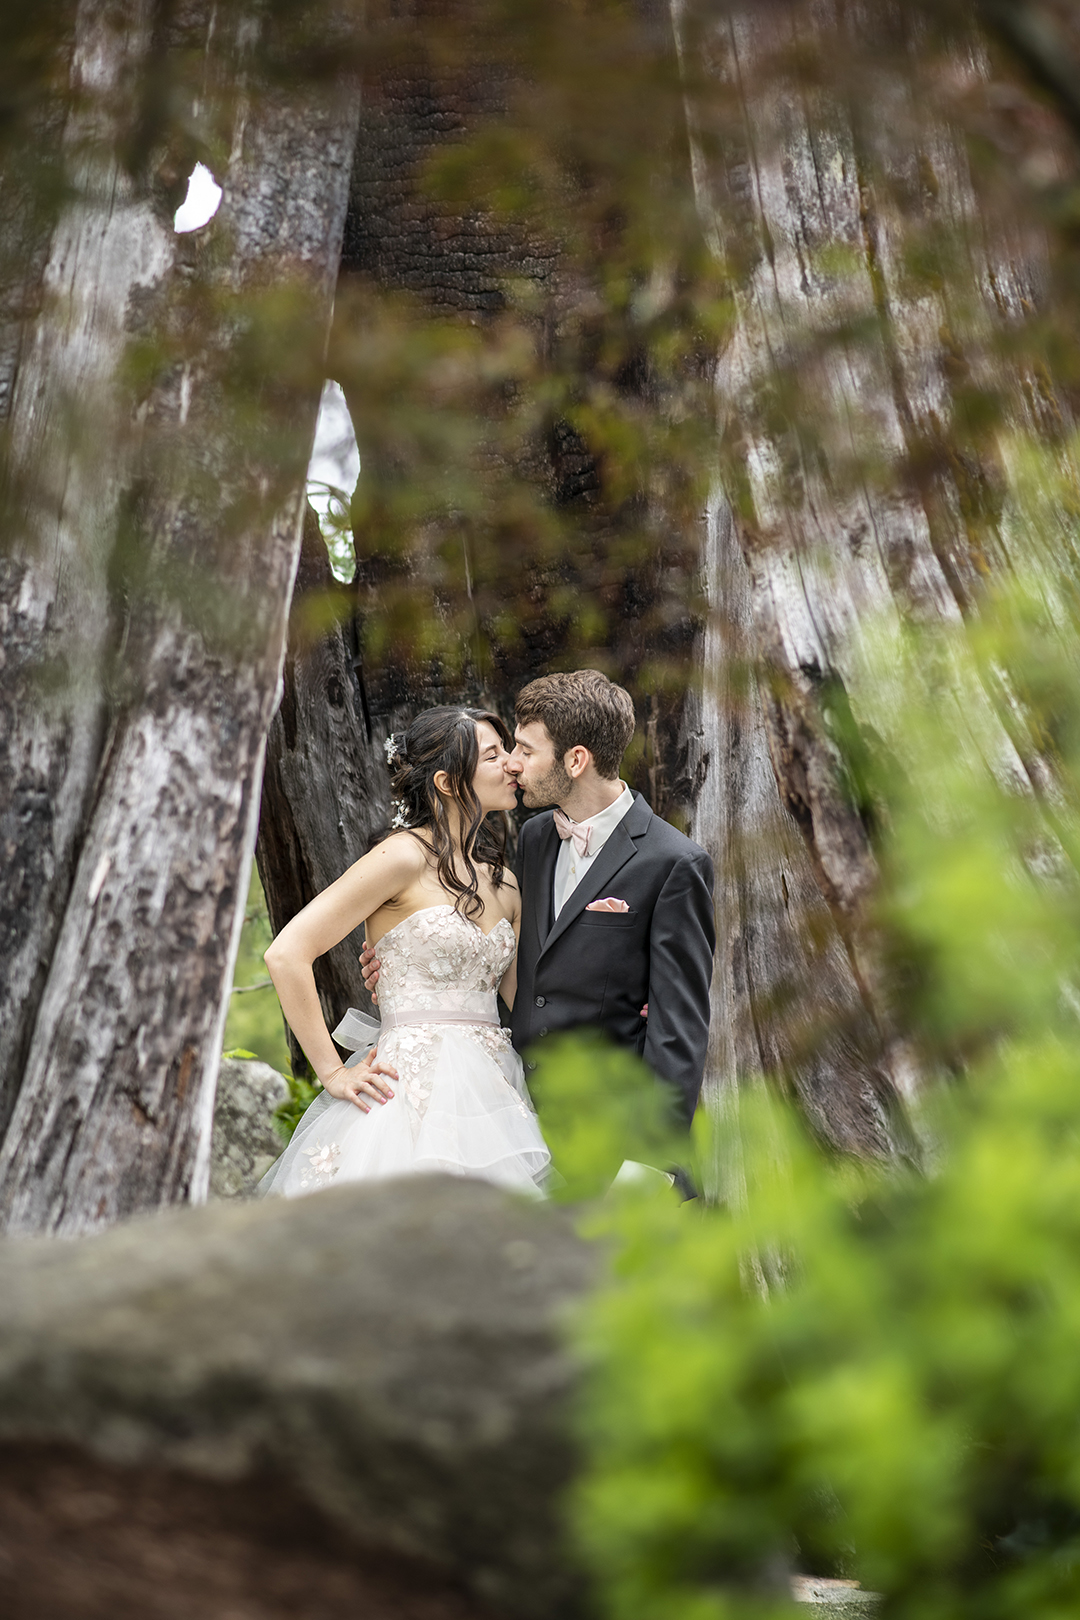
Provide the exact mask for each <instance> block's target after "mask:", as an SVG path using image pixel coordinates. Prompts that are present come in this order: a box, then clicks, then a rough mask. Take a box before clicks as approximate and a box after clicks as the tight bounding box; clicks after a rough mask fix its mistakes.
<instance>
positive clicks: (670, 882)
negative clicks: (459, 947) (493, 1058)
mask: <svg viewBox="0 0 1080 1620" xmlns="http://www.w3.org/2000/svg"><path fill="white" fill-rule="evenodd" d="M515 719H516V722H517V725H516V730H515V733H514V736H515V747H514V751H513V753H512V754H511V756H510V761H509V764H508V766H507V769H508V770H509V771H510V772H511V773H512V774H513V775H514V776H516V777H517V781H518V786H519V788H520V789H521V796H522V801H523V803H524V805H525V807H526V808H527V809H530V810H532V809H539V808H540V807H541V806H554V807H555V808H554V809H553V810H552V811H551V812H550V813H549V814H546V815H539V816H534V817H533V818H532V819H531V820H529V821H527V822H526V823H525V824H524V826H523V827H522V829H521V836H520V841H519V845H518V880H519V882H520V885H521V899H522V915H521V940H520V944H519V946H518V979H517V983H518V988H517V995H516V997H515V999H514V1009H513V1038H514V1045H515V1046H516V1047H517V1049H518V1051H519V1052H526V1051H527V1050H528V1049H529V1048H535V1046H536V1045H537V1044H538V1043H539V1042H541V1041H542V1040H543V1039H544V1038H545V1036H547V1035H553V1034H555V1033H556V1032H557V1031H559V1030H568V1029H577V1028H580V1027H581V1026H583V1025H593V1026H596V1027H597V1028H599V1029H602V1030H604V1031H605V1032H606V1033H607V1034H608V1035H610V1036H611V1038H612V1039H613V1040H615V1041H616V1042H618V1044H619V1045H621V1046H628V1047H631V1048H632V1049H633V1050H634V1051H635V1052H637V1053H639V1055H640V1056H641V1057H643V1058H644V1060H645V1062H646V1063H647V1064H648V1065H649V1067H650V1068H651V1069H652V1071H653V1073H654V1074H656V1075H657V1076H658V1077H659V1078H660V1080H662V1081H663V1082H664V1083H665V1084H666V1085H668V1086H670V1087H671V1089H672V1092H673V1093H674V1098H675V1104H676V1112H677V1114H678V1116H679V1117H681V1119H682V1120H683V1121H684V1123H685V1124H687V1125H689V1123H690V1120H691V1118H692V1117H693V1113H694V1108H695V1106H696V1104H697V1099H698V1093H699V1091H700V1089H701V1077H702V1072H703V1070H704V1067H705V1051H706V1045H707V1042H708V1036H709V982H710V979H711V976H712V958H713V950H714V948H715V944H716V930H715V921H714V916H713V897H712V888H713V868H712V862H711V861H710V859H709V857H708V855H707V854H706V853H705V851H704V850H703V849H701V848H700V847H699V846H698V845H697V844H695V843H692V842H691V840H690V839H689V838H685V837H684V836H683V834H682V833H680V832H676V830H675V828H674V827H671V826H669V825H668V823H667V822H666V821H661V820H660V818H659V816H654V815H653V813H652V811H651V810H650V809H649V806H648V805H647V804H646V803H645V800H644V799H643V798H642V797H641V794H640V793H634V792H632V791H631V790H630V788H628V787H627V786H626V784H625V783H624V782H622V781H620V779H619V766H620V763H621V761H622V757H623V754H624V753H625V752H626V749H627V747H628V745H629V743H630V739H631V737H632V736H633V734H634V707H633V704H632V702H631V700H630V696H629V694H628V693H627V692H625V691H623V689H622V687H621V686H616V685H615V684H614V683H613V682H612V681H609V680H608V678H607V676H606V675H602V674H600V672H599V671H598V670H594V669H582V670H577V671H575V672H574V673H572V674H565V675H543V676H541V677H540V679H539V680H535V681H531V682H530V683H529V685H528V686H526V687H525V688H523V690H522V691H521V692H520V693H519V695H518V699H517V703H516V704H515ZM646 1014H647V1016H646ZM530 1067H532V1065H531V1064H530Z"/></svg>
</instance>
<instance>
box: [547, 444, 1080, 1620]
mask: <svg viewBox="0 0 1080 1620" xmlns="http://www.w3.org/2000/svg"><path fill="white" fill-rule="evenodd" d="M1012 507H1013V509H1012V511H1011V513H1010V519H1009V520H1010V521H1011V522H1012V523H1014V524H1016V525H1018V526H1023V525H1025V524H1029V523H1035V524H1037V525H1038V528H1039V533H1040V535H1041V537H1042V539H1043V541H1044V542H1046V541H1047V539H1048V538H1049V536H1050V534H1051V532H1052V528H1051V526H1052V525H1056V526H1057V527H1058V529H1059V530H1062V531H1064V530H1069V531H1071V532H1070V534H1069V536H1068V543H1067V544H1066V543H1065V535H1064V532H1063V533H1062V542H1061V544H1060V547H1059V548H1058V550H1057V568H1056V570H1055V571H1054V572H1052V573H1044V574H1042V575H1040V578H1039V581H1038V586H1037V587H1036V585H1035V584H1034V583H1033V582H1032V581H1029V580H1022V579H1017V578H1013V579H1012V580H1011V581H1009V582H1008V583H1001V584H1000V585H999V586H997V587H996V588H993V589H988V591H987V594H986V596H985V599H984V601H983V602H982V604H981V606H980V610H979V612H978V614H977V615H975V616H974V618H973V619H972V620H971V621H969V623H968V625H967V626H966V627H964V626H960V625H952V626H948V625H946V626H942V627H940V628H938V629H937V630H923V631H920V632H915V631H913V630H910V629H908V630H906V631H903V632H901V631H898V630H897V629H896V626H895V624H891V625H890V624H881V625H878V626H868V627H867V633H866V638H865V667H864V670H863V672H862V678H861V680H860V681H859V683H858V705H857V712H858V714H859V717H860V719H861V720H862V722H863V723H864V724H867V725H869V724H872V725H873V726H874V727H880V728H882V729H881V731H880V737H884V738H886V739H887V742H888V746H887V747H878V748H877V749H876V750H875V751H873V752H871V753H870V754H868V756H867V758H864V759H863V761H862V769H863V770H864V771H866V772H868V775H867V777H866V785H867V791H868V792H869V793H871V794H872V796H873V799H874V802H875V805H876V808H877V814H878V826H879V833H878V852H879V856H880V859H881V862H882V874H883V881H882V891H881V898H880V901H879V905H878V915H877V925H878V927H879V929H880V932H881V937H882V940H883V945H884V950H885V954H886V957H887V959H888V961H889V964H890V978H891V983H892V987H893V997H894V1011H895V1015H896V1017H897V1020H898V1022H899V1024H900V1026H901V1027H902V1029H903V1032H904V1034H905V1036H906V1038H907V1039H908V1040H910V1041H911V1042H912V1043H913V1045H914V1046H915V1047H916V1048H917V1050H918V1053H919V1057H920V1061H921V1064H922V1065H923V1067H924V1070H925V1072H926V1073H927V1074H928V1075H931V1076H935V1077H936V1079H937V1084H936V1085H932V1086H929V1087H928V1089H927V1091H926V1092H925V1094H924V1097H923V1099H922V1101H921V1102H920V1103H917V1104H916V1107H915V1122H916V1126H917V1129H918V1131H919V1134H920V1136H921V1140H922V1146H923V1155H924V1162H925V1166H926V1170H925V1173H922V1174H920V1173H919V1172H918V1171H916V1170H913V1169H912V1168H911V1167H909V1166H908V1167H901V1166H898V1165H895V1164H894V1165H891V1166H888V1167H883V1166H874V1165H870V1164H866V1163H855V1162H853V1161H845V1160H844V1159H842V1158H837V1157H836V1156H833V1155H829V1154H828V1153H827V1152H825V1151H824V1150H823V1149H822V1147H821V1146H820V1144H819V1143H817V1142H816V1141H814V1140H813V1139H812V1138H811V1136H810V1135H809V1134H808V1131H807V1128H806V1126H805V1123H803V1122H802V1121H801V1120H800V1118H799V1117H797V1116H796V1114H795V1112H794V1111H793V1110H792V1109H791V1108H789V1107H788V1105H787V1104H786V1103H784V1102H783V1101H782V1100H779V1099H777V1097H776V1096H775V1094H774V1093H772V1092H771V1091H767V1090H766V1088H765V1087H764V1086H758V1087H753V1086H752V1087H749V1088H748V1089H747V1090H746V1091H744V1093H743V1094H742V1095H741V1096H740V1097H739V1098H737V1099H732V1100H731V1106H730V1107H729V1109H728V1111H727V1113H726V1115H725V1117H724V1121H723V1123H722V1124H721V1123H720V1122H719V1121H718V1122H717V1123H716V1124H715V1125H714V1126H713V1127H712V1133H713V1135H712V1139H710V1132H709V1130H708V1129H705V1128H702V1129H699V1130H698V1131H697V1134H696V1137H695V1143H694V1150H695V1155H696V1160H697V1168H698V1175H699V1176H700V1177H701V1178H702V1179H703V1180H705V1181H706V1182H708V1181H709V1179H710V1176H711V1174H712V1167H713V1165H714V1162H715V1159H716V1152H717V1148H718V1142H717V1140H716V1136H717V1135H718V1134H719V1133H720V1132H721V1131H723V1132H725V1133H726V1135H727V1136H728V1137H730V1138H731V1140H728V1141H726V1142H725V1144H724V1146H725V1150H726V1151H725V1157H726V1161H727V1162H728V1164H729V1165H730V1164H731V1163H732V1162H734V1163H736V1164H737V1166H738V1173H737V1175H729V1178H728V1181H727V1183H726V1185H725V1188H724V1194H725V1196H724V1200H723V1202H722V1203H716V1204H714V1205H712V1206H711V1207H708V1208H706V1207H702V1206H700V1205H699V1206H698V1207H696V1208H695V1207H693V1206H688V1207H684V1208H680V1207H679V1206H677V1205H676V1204H675V1203H674V1202H673V1201H672V1200H671V1199H670V1198H668V1197H657V1196H655V1195H654V1194H650V1193H649V1191H648V1190H644V1191H643V1190H641V1189H639V1188H635V1187H633V1186H631V1187H628V1188H625V1189H616V1190H615V1191H614V1192H613V1193H611V1194H609V1195H608V1197H607V1198H606V1199H604V1200H601V1201H599V1202H597V1203H595V1204H593V1206H592V1207H591V1209H590V1210H589V1212H588V1214H587V1216H586V1218H585V1224H586V1227H587V1229H588V1230H590V1231H591V1232H592V1233H594V1234H595V1235H597V1236H602V1237H603V1238H604V1240H605V1241H606V1242H607V1243H608V1244H609V1245H612V1246H613V1249H614V1253H615V1256H616V1259H615V1264H614V1270H613V1273H612V1275H611V1277H610V1280H609V1281H608V1282H607V1283H606V1284H605V1286H604V1287H602V1289H601V1290H600V1292H599V1293H598V1295H597V1296H596V1297H595V1299H593V1300H592V1301H591V1302H590V1303H589V1305H588V1306H587V1307H586V1308H585V1310H584V1311H583V1312H582V1313H581V1314H580V1316H579V1318H578V1320H577V1322H576V1324H575V1327H574V1334H575V1339H576V1343H577V1345H578V1347H579V1349H580V1351H581V1353H582V1355H583V1356H584V1358H585V1362H586V1366H587V1377H586V1382H585V1392H584V1396H583V1399H582V1402H581V1407H580V1413H579V1420H580V1433H581V1438H582V1441H583V1444H584V1448H585V1454H586V1466H585V1469H584V1472H583V1476H582V1478H581V1480H580V1482H579V1484H578V1486H577V1488H576V1490H575V1493H574V1500H573V1505H572V1520H573V1524H574V1527H575V1531H576V1534H577V1536H578V1539H579V1543H580V1546H581V1548H582V1550H583V1553H584V1556H585V1558H586V1560H587V1562H588V1564H589V1566H590V1567H591V1569H592V1571H593V1574H594V1576H595V1577H596V1581H597V1586H598V1590H599V1593H600V1598H601V1608H602V1612H604V1613H605V1614H608V1615H610V1616H612V1617H614V1620H675V1617H677V1620H721V1617H724V1620H729V1617H730V1620H736V1617H739V1620H742V1617H745V1620H751V1617H754V1620H759V1617H763V1616H767V1615H772V1614H779V1613H780V1612H781V1611H785V1612H791V1611H790V1608H789V1604H790V1598H789V1595H788V1592H787V1577H788V1575H789V1572H791V1571H793V1570H801V1571H803V1572H806V1573H811V1574H819V1575H833V1576H845V1577H854V1578H857V1579H859V1580H861V1581H862V1583H863V1584H864V1586H866V1587H869V1588H871V1589H873V1590H876V1591H878V1592H881V1593H882V1594H884V1610H883V1613H884V1614H885V1615H888V1616H890V1617H892V1616H897V1617H903V1620H916V1617H917V1620H938V1617H940V1620H945V1617H946V1616H950V1617H953V1616H958V1615H965V1616H973V1617H974V1616H978V1617H980V1620H981V1617H987V1620H990V1617H993V1620H1051V1617H1055V1620H1056V1617H1059V1616H1064V1615H1066V1614H1072V1613H1075V1612H1076V1609H1077V1605H1078V1604H1080V1358H1078V1356H1077V1350H1076V1345H1077V1335H1078V1332H1080V791H1078V790H1080V651H1078V649H1080V636H1078V635H1077V630H1078V628H1080V626H1078V624H1077V612H1078V609H1080V595H1078V594H1077V592H1076V590H1075V573H1074V570H1073V563H1072V558H1073V557H1074V556H1075V548H1074V542H1075V521H1076V515H1075V514H1076V508H1075V503H1074V502H1073V501H1072V499H1071V493H1070V488H1069V483H1068V478H1067V477H1066V475H1065V474H1064V473H1063V472H1062V470H1061V464H1060V463H1059V462H1058V461H1057V460H1056V459H1055V458H1054V457H1052V456H1051V455H1050V454H1049V452H1047V453H1045V454H1039V453H1038V452H1037V451H1035V450H1033V449H1031V448H1030V447H1029V449H1028V452H1027V461H1026V469H1025V473H1024V477H1023V478H1022V479H1018V481H1017V484H1016V487H1015V495H1014V498H1013V501H1012ZM898 689H900V690H902V691H903V692H904V694H905V701H904V703H903V704H899V705H898V704H897V703H896V701H895V695H896V691H897V690H898ZM1006 694H1007V695H1008V696H1009V700H1010V702H1009V706H1008V709H1007V712H1008V713H1010V714H1011V715H1012V720H1013V722H1014V726H1013V731H1014V733H1015V739H1030V737H1031V736H1033V735H1037V736H1038V737H1039V738H1040V739H1041V740H1042V746H1043V753H1042V756H1041V762H1042V770H1041V773H1040V771H1038V770H1036V761H1035V759H1034V756H1032V757H1029V759H1028V761H1027V763H1026V764H1025V762H1024V760H1023V759H1022V757H1021V754H1020V752H1019V750H1018V748H1017V746H1016V740H1015V739H1014V736H1013V735H1010V729H1009V728H1008V727H1007V726H1005V725H1003V723H1002V720H1001V714H1002V712H1003V705H1004V697H1005V695H1006ZM573 1083H574V1085H575V1086H576V1087H578V1088H581V1089H582V1090H583V1091H584V1092H585V1093H586V1095H587V1097H588V1099H589V1100H588V1101H587V1103H586V1104H585V1113H586V1117H587V1118H588V1119H589V1122H590V1123H589V1134H590V1137H591V1139H592V1142H593V1144H594V1145H593V1146H592V1147H591V1149H590V1151H591V1152H592V1153H593V1155H594V1159H595V1165H596V1171H597V1174H599V1172H600V1171H601V1170H602V1171H603V1172H604V1173H607V1171H608V1170H609V1168H610V1164H611V1162H612V1161H613V1158H614V1156H615V1155H616V1154H618V1155H620V1156H621V1155H622V1154H623V1153H626V1152H631V1153H632V1148H631V1146H630V1145H628V1140H627V1129H628V1118H627V1110H626V1108H625V1107H621V1106H620V1107H616V1108H615V1109H614V1110H612V1109H611V1108H610V1105H609V1104H607V1103H605V1098H606V1097H609V1096H610V1094H611V1089H612V1083H611V1076H610V1075H608V1074H606V1073H605V1072H604V1071H603V1070H602V1068H600V1069H596V1070H591V1069H590V1068H589V1066H588V1065H582V1064H580V1063H579V1064H578V1066H577V1068H576V1069H575V1070H574V1081H573ZM605 1108H606V1109H607V1112H608V1114H609V1116H610V1118H609V1123H608V1126H607V1135H606V1138H605V1134H604V1128H603V1127H602V1126H601V1125H600V1124H599V1123H598V1121H599V1120H600V1117H601V1115H602V1114H603V1113H604V1111H605ZM576 1140H577V1141H578V1142H580V1143H582V1145H583V1146H584V1133H583V1132H579V1133H578V1136H577V1138H576ZM596 1144H599V1145H596ZM632 1156H641V1157H647V1156H648V1148H647V1144H646V1142H644V1141H643V1142H642V1143H641V1144H640V1153H639V1154H633V1153H632ZM654 1162H655V1161H654ZM575 1184H576V1185H577V1186H580V1187H582V1188H588V1190H590V1191H592V1190H595V1182H594V1184H593V1185H592V1186H589V1183H588V1174H587V1171H586V1170H584V1169H582V1168H581V1167H580V1166H575Z"/></svg>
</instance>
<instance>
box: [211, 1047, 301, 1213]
mask: <svg viewBox="0 0 1080 1620" xmlns="http://www.w3.org/2000/svg"><path fill="white" fill-rule="evenodd" d="M288 1095H289V1088H288V1086H287V1084H286V1083H285V1077H284V1075H281V1074H279V1073H278V1071H277V1070H276V1069H272V1068H271V1067H270V1065H269V1063H259V1062H252V1061H249V1060H248V1059H245V1058H222V1060H221V1073H220V1074H219V1076H218V1085H217V1097H216V1099H215V1101H214V1134H213V1138H212V1139H211V1143H210V1196H211V1198H243V1197H244V1196H246V1195H248V1194H250V1193H252V1192H254V1190H255V1186H256V1184H257V1182H258V1180H259V1178H260V1176H263V1175H265V1174H266V1172H267V1170H269V1168H270V1166H271V1165H272V1164H273V1162H274V1160H275V1159H276V1158H277V1156H278V1154H279V1153H280V1152H281V1150H282V1148H283V1147H284V1145H285V1144H284V1143H283V1142H282V1140H281V1138H280V1136H278V1134H277V1132H276V1131H275V1130H274V1127H273V1125H272V1124H271V1123H270V1116H271V1115H272V1114H273V1112H274V1109H275V1108H276V1107H277V1105H278V1103H282V1102H285V1100H286V1099H287V1097H288Z"/></svg>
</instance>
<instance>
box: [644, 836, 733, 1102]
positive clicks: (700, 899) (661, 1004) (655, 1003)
mask: <svg viewBox="0 0 1080 1620" xmlns="http://www.w3.org/2000/svg"><path fill="white" fill-rule="evenodd" d="M715 949H716V918H715V914H714V911H713V866H712V862H711V861H710V859H709V857H708V855H706V853H705V851H704V850H701V851H698V852H696V853H695V854H693V855H689V856H687V857H686V858H685V859H684V860H681V861H679V862H678V864H677V865H676V866H674V867H673V868H672V871H671V873H670V875H669V877H668V879H667V882H666V883H665V884H664V887H663V888H662V889H661V891H660V896H659V898H658V900H657V902H656V907H655V909H654V911H653V919H652V928H651V931H650V935H649V1018H648V1024H647V1027H646V1035H645V1049H644V1053H643V1056H644V1058H645V1061H646V1063H647V1064H648V1065H649V1067H650V1068H651V1069H652V1071H653V1073H654V1074H657V1075H659V1077H660V1079H661V1080H665V1081H667V1082H668V1084H669V1085H671V1086H672V1087H673V1088H674V1089H675V1091H676V1093H677V1095H678V1100H679V1113H680V1116H681V1117H682V1119H683V1120H684V1122H685V1123H686V1124H687V1125H689V1123H690V1121H691V1119H692V1118H693V1116H694V1109H695V1107H696V1106H697V1100H698V1093H699V1092H700V1090H701V1080H702V1075H703V1074H704V1072H705V1056H706V1049H707V1047H708V1041H709V986H710V984H711V982H712V964H713V952H714V950H715Z"/></svg>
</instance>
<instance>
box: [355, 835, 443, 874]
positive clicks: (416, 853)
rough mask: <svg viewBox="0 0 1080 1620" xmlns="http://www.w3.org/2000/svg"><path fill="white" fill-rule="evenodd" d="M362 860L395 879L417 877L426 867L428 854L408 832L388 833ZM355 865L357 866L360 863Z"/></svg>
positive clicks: (417, 839)
mask: <svg viewBox="0 0 1080 1620" xmlns="http://www.w3.org/2000/svg"><path fill="white" fill-rule="evenodd" d="M362 859H363V860H364V861H365V862H370V863H372V864H375V863H378V865H380V866H381V867H382V869H383V870H384V871H387V872H392V873H393V874H394V876H395V877H418V876H419V875H420V873H422V872H424V871H426V870H427V866H428V853H427V851H426V849H425V848H424V845H423V844H422V843H421V842H420V840H419V838H414V837H413V835H412V833H408V832H392V833H390V834H389V836H388V837H386V838H384V839H383V840H382V842H381V843H379V844H376V845H375V847H374V848H373V849H371V850H369V851H368V853H367V854H366V855H365V856H363V857H362ZM356 864H357V865H358V866H359V865H360V862H359V861H358V862H357V863H356Z"/></svg>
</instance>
